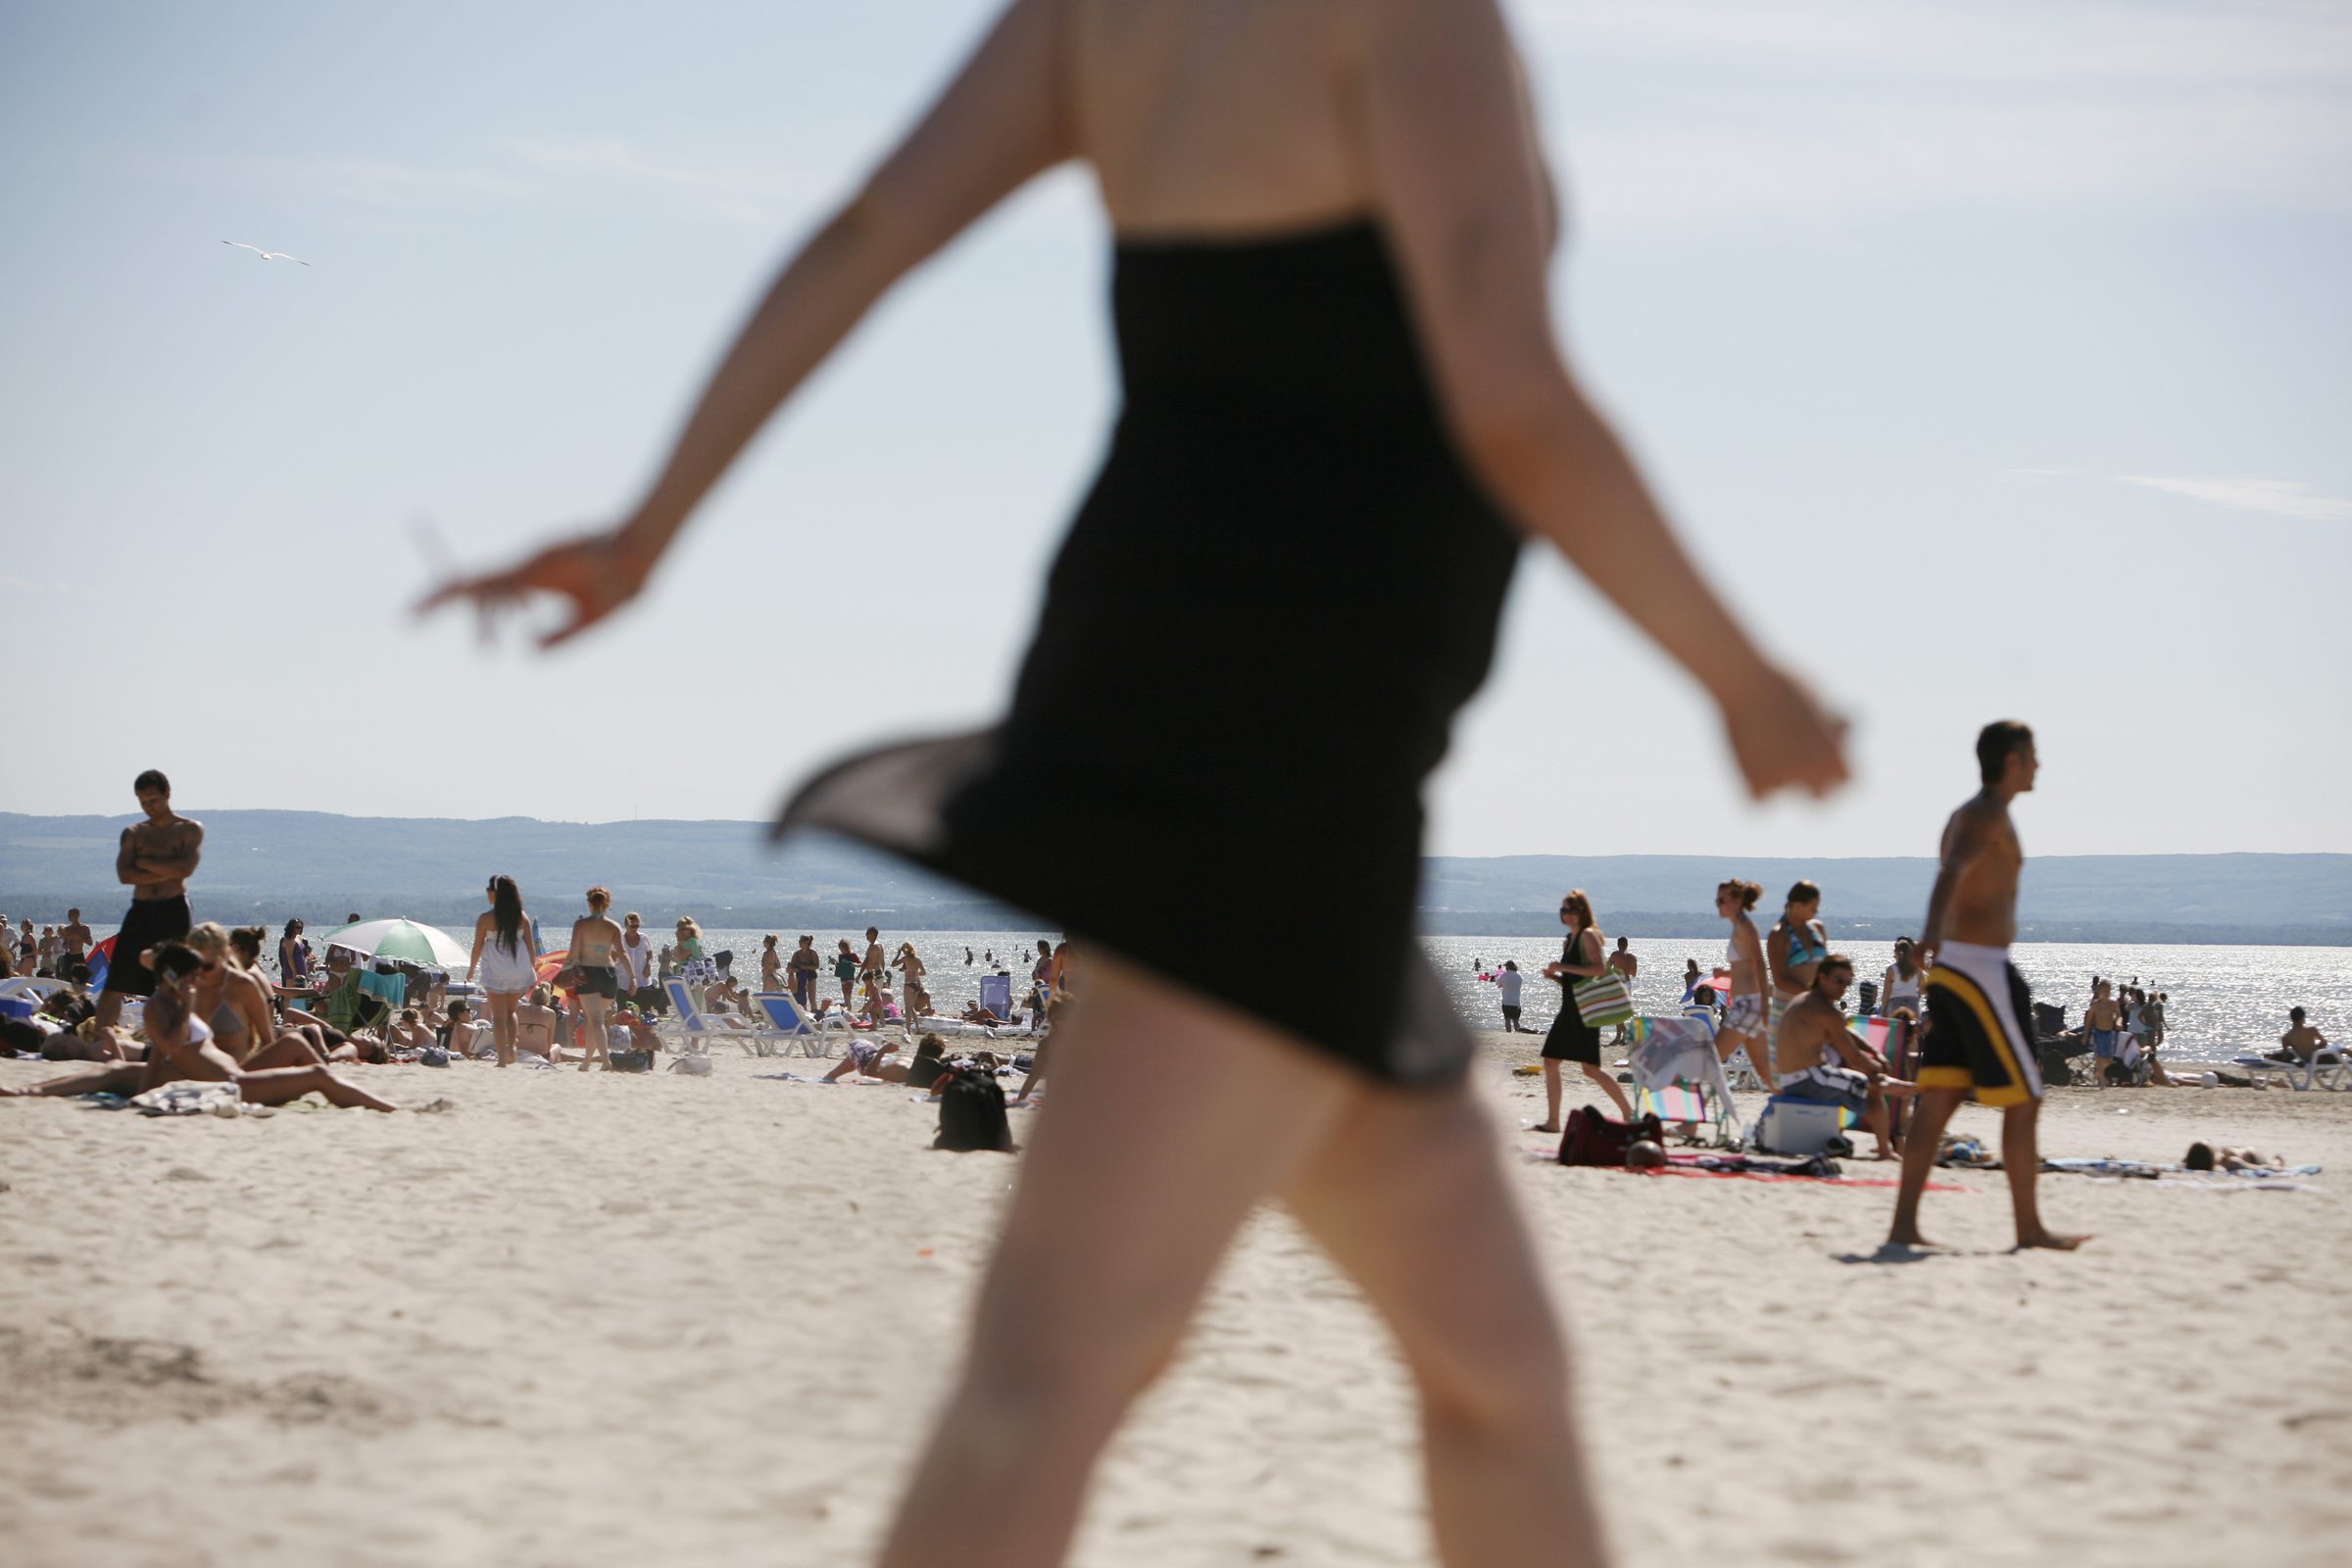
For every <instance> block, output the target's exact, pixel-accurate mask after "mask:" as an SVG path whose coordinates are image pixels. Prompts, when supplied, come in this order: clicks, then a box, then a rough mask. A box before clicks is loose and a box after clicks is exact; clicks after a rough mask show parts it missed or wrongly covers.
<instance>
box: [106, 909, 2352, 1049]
mask: <svg viewBox="0 0 2352 1568" xmlns="http://www.w3.org/2000/svg"><path fill="white" fill-rule="evenodd" d="M91 929H92V930H93V931H94V932H96V934H97V935H98V936H100V937H104V936H107V935H110V934H111V933H112V931H113V929H114V928H113V927H111V926H103V925H99V926H93V927H92V928H91ZM324 929H325V928H324V927H323V926H319V927H315V928H314V934H317V933H318V932H319V931H323V930H324ZM452 934H453V935H457V936H461V937H462V936H463V935H464V933H462V932H453V933H452ZM765 934H766V933H765V932H764V931H762V930H757V929H744V928H727V927H716V926H713V927H710V928H708V929H706V930H705V932H704V947H705V951H706V952H709V953H718V952H720V951H722V950H732V951H733V952H734V953H735V955H736V965H737V972H738V973H740V974H741V975H742V976H743V977H744V978H745V979H747V980H750V981H752V982H754V983H757V981H758V979H759V974H760V961H759V954H760V940H761V938H762V937H763V936H764V935H765ZM810 934H811V935H813V936H815V937H816V939H817V949H818V951H819V952H820V953H823V954H825V955H827V964H828V967H827V969H826V979H827V982H828V983H830V977H831V968H830V961H831V960H830V955H831V953H832V951H833V944H834V943H835V942H836V941H838V940H840V939H841V938H842V937H844V936H849V937H852V938H853V940H854V941H855V942H856V943H857V945H858V948H859V950H860V951H862V948H863V942H864V937H863V933H862V932H858V933H852V932H846V931H818V932H812V933H810ZM274 935H275V933H274V931H273V932H272V936H274ZM778 935H779V936H780V937H781V938H782V939H783V941H782V944H781V945H782V946H783V947H784V948H786V949H790V948H791V947H792V946H793V945H794V944H795V942H796V940H797V938H798V936H799V933H798V932H791V931H786V932H779V933H778ZM1049 935H1057V933H1051V932H1047V931H1043V930H1028V931H908V932H892V931H885V932H883V934H882V940H883V944H884V946H885V947H886V948H887V949H888V950H890V951H891V952H894V953H895V952H896V951H897V950H898V945H899V944H900V943H901V942H902V941H905V942H912V943H913V944H914V951H915V952H916V953H917V954H918V955H920V956H921V957H922V960H923V962H924V963H925V964H926V965H927V966H928V967H929V971H930V972H929V975H928V977H927V979H926V984H928V985H929V987H930V990H931V995H932V999H933V1000H934V1002H936V1003H937V1004H938V1005H939V1007H940V1009H941V1010H942V1011H944V1012H949V1013H954V1012H956V1011H959V1010H960V1009H961V1008H962V1006H963V1005H964V1004H965V1003H967V1002H976V1001H978V1000H979V997H980V976H981V975H982V974H983V973H985V972H986V965H985V964H984V963H983V962H982V961H981V959H982V956H984V955H986V954H988V953H991V952H993V953H995V954H996V956H998V957H999V958H1000V959H1002V960H1004V961H1005V964H1006V965H1007V967H1009V968H1010V969H1011V970H1012V973H1013V975H1014V977H1015V982H1016V984H1015V988H1014V991H1013V998H1014V1001H1015V1002H1018V1001H1019V1000H1020V998H1021V997H1023V996H1025V995H1026V994H1027V992H1028V984H1027V976H1028V973H1029V965H1030V963H1031V962H1032V961H1033V960H1034V959H1035V956H1036V953H1037V939H1038V938H1039V937H1041V936H1049ZM549 936H550V938H551V939H553V940H558V941H560V940H562V938H561V934H560V932H559V931H556V930H551V931H550V932H549ZM1201 940H1202V941H1203V942H1207V943H1210V944H1212V945H1213V944H1214V943H1215V942H1216V941H1217V938H1216V935H1215V933H1214V932H1213V931H1206V932H1203V933H1202V936H1201ZM1842 946H1843V949H1844V951H1845V952H1847V953H1848V954H1850V955H1851V956H1852V957H1853V959H1854V962H1855V965H1856V967H1857V969H1858V970H1859V971H1860V977H1861V978H1863V979H1869V980H1875V979H1877V978H1878V977H1879V975H1880V973H1881V971H1883V970H1884V969H1885V968H1886V966H1887V964H1888V963H1890V962H1892V961H1893V954H1894V946H1893V944H1892V943H1891V942H1848V943H1844V944H1842ZM1422 947H1423V948H1424V949H1425V950H1426V951H1427V952H1428V954H1429V956H1430V959H1431V961H1432V962H1433V963H1435V964H1436V965H1437V969H1438V973H1439V974H1440V975H1442V976H1443V977H1444V978H1445V981H1446V989H1447V991H1448V992H1449V993H1450V994H1451V995H1452V997H1453V1002H1454V1005H1455V1006H1456V1007H1457V1008H1458V1009H1459V1010H1460V1012H1461V1015H1462V1017H1463V1018H1464V1019H1465V1020H1466V1021H1467V1022H1469V1023H1470V1024H1471V1025H1472V1026H1473V1027H1475V1028H1479V1029H1493V1028H1495V1027H1497V1026H1499V1024H1500V1023H1501V1019H1502V1014H1501V1011H1500V1007H1501V1004H1500V1002H1499V1001H1498V1000H1497V997H1496V994H1495V987H1494V985H1493V984H1492V983H1491V982H1487V981H1482V980H1480V979H1479V978H1478V976H1479V972H1480V970H1481V969H1482V968H1483V969H1488V970H1492V969H1495V968H1499V967H1500V966H1501V964H1502V962H1503V960H1504V959H1506V958H1508V959H1515V960H1517V962H1518V964H1519V967H1520V968H1521V969H1522V970H1523V971H1526V972H1528V973H1529V975H1530V976H1531V979H1530V983H1529V984H1528V986H1527V989H1526V993H1525V1001H1526V1011H1525V1014H1524V1021H1525V1022H1526V1023H1528V1024H1530V1025H1531V1026H1533V1027H1535V1028H1538V1029H1541V1028H1543V1027H1544V1026H1545V1025H1547V1024H1548V1023H1549V1022H1550V1021H1551V1016H1552V1014H1553V1012H1554V1011H1556V1010H1557V1008H1558V1005H1559V990H1558V988H1557V987H1555V986H1553V985H1551V984H1549V983H1548V982H1546V981H1544V980H1543V979H1542V978H1541V977H1540V971H1541V970H1542V969H1543V967H1544V964H1546V963H1549V962H1550V961H1552V960H1553V959H1555V958H1557V957H1558V956H1560V944H1559V940H1558V939H1557V938H1543V937H1454V936H1446V937H1427V938H1424V939H1423V941H1422ZM1632 948H1633V952H1634V955H1635V956H1637V957H1639V958H1640V959H1641V960H1642V972H1641V974H1640V975H1639V976H1638V977H1637V978H1636V980H1635V982H1634V997H1635V1002H1636V1004H1637V1005H1639V1006H1640V1007H1641V1009H1642V1011H1644V1012H1657V1013H1668V1012H1673V1011H1675V1010H1677V1008H1678V1006H1679V1005H1680V1003H1681V1000H1682V994H1683V983H1682V976H1683V960H1684V959H1686V958H1696V959H1697V960H1698V963H1699V967H1700V969H1701V970H1702V971H1703V970H1711V969H1713V968H1714V967H1715V965H1716V964H1717V963H1719V962H1721V961H1722V958H1723V943H1722V941H1721V940H1713V941H1695V940H1686V939H1676V938H1667V937H1638V938H1636V939H1634V942H1633V944H1632ZM967 949H968V950H969V951H970V952H971V954H972V957H973V962H972V963H971V964H970V965H969V966H968V967H967V966H966V965H965V963H964V961H963V956H964V953H965V951H966V950H967ZM2012 956H2013V957H2014V958H2015V960H2016V962H2017V966H2018V968H2019V969H2020V970H2021V971H2022V972H2023V973H2024V974H2025V977H2026V980H2027V982H2028V983H2029V984H2030V985H2032V986H2033V988H2034V1000H2035V1001H2037V1002H2048V1003H2053V1004H2056V1005H2059V1006H2062V1007H2064V1008H2065V1009H2066V1017H2067V1022H2068V1023H2069V1024H2074V1023H2079V1022H2081V1021H2082V1008H2083V1005H2084V1004H2086V1003H2087V1002H2088V1001H2089V1000H2090V977H2091V976H2092V975H2094V974H2098V975H2108V976H2112V977H2115V978H2116V979H2119V980H2121V981H2123V982H2124V983H2126V984H2131V983H2134V982H2136V983H2137V984H2138V985H2140V986H2142V987H2143V988H2145V989H2146V990H2148V991H2150V992H2157V991H2161V992H2164V993H2165V994H2166V997H2167V998H2168V1000H2167V1002H2166V1004H2165V1026H2166V1032H2167V1041H2166V1046H2165V1059H2166V1060H2167V1061H2176V1060H2177V1061H2206V1062H2227V1061H2228V1060H2229V1058H2230V1057H2232V1056H2235V1055H2238V1054H2241V1053H2244V1052H2247V1051H2249V1050H2252V1049H2254V1048H2257V1047H2260V1048H2263V1049H2269V1048H2271V1047H2273V1046H2275V1045H2277V1044H2278V1036H2279V1035H2280V1033H2282V1032H2283V1031H2284V1030H2285V1028H2286V1009H2287V1008H2288V1007H2290V1006H2301V1007H2304V1008H2306V1009H2308V1010H2309V1012H2310V1014H2311V1021H2312V1022H2313V1023H2314V1024H2316V1025H2318V1026H2319V1028H2320V1030H2321V1031H2322V1032H2323V1033H2324V1034H2326V1035H2327V1036H2328V1038H2330V1039H2334V1040H2340V1039H2344V1038H2346V1037H2352V948H2238V947H2186V946H2182V947H2172V946H2161V945H2149V946H2136V945H2132V944H2127V943H2076V942H2037V943H2024V944H2021V945H2019V946H2018V948H2017V949H2016V950H2015V951H2014V953H2013V955H2012ZM1244 959H1245V956H1244V955H1240V954H1236V955H1235V961H1236V962H1241V961H1244ZM1249 961H1262V959H1261V958H1260V957H1259V956H1249ZM1294 961H1296V962H1298V963H1299V964H1301V965H1303V966H1304V967H1305V968H1306V970H1307V971H1308V972H1307V974H1306V976H1305V980H1306V983H1307V984H1309V985H1313V984H1318V983H1320V984H1334V983H1337V971H1336V970H1334V969H1332V968H1331V966H1330V965H1328V964H1327V963H1325V962H1323V961H1322V960H1321V959H1320V958H1319V957H1318V956H1316V954H1315V953H1314V951H1313V945H1312V940H1311V937H1310V938H1307V939H1304V940H1302V942H1301V944H1300V952H1299V956H1298V957H1297V958H1296V959H1295V960H1294ZM1318 971H1320V972H1318Z"/></svg>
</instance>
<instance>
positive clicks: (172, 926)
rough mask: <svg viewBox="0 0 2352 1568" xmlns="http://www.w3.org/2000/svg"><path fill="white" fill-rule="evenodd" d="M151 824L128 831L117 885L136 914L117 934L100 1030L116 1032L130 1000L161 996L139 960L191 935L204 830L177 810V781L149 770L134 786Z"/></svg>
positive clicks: (102, 998) (127, 918)
mask: <svg viewBox="0 0 2352 1568" xmlns="http://www.w3.org/2000/svg"><path fill="white" fill-rule="evenodd" d="M130 787H131V790H132V791H133V793H135V794H136V795H137V796H138V798H139V809H140V810H142V811H145V812H146V813H147V820H146V821H144V822H134V823H132V824H131V825H130V826H129V827H126V828H124V829H123V844H122V847H121V848H120V849H118V850H117V851H116V852H115V880H116V881H118V882H121V883H123V885H125V886H126V887H128V888H129V889H130V890H131V894H130V910H129V912H128V913H126V914H124V915H123V929H122V930H120V931H118V932H116V933H115V956H114V960H113V962H111V963H109V964H108V965H107V970H106V989H105V990H104V991H102V992H101V993H99V996H98V1027H99V1028H101V1029H112V1028H113V1027H114V1026H115V1022H116V1020H117V1019H119V1018H121V1017H122V1016H123V998H124V997H151V996H154V995H155V976H154V975H153V974H152V973H150V972H149V970H148V968H147V965H145V964H144V963H141V962H140V961H139V955H141V954H142V953H145V952H146V951H147V950H148V949H150V948H156V947H161V946H162V945H163V944H165V943H167V942H177V941H178V940H179V939H180V938H182V937H184V936H186V935H187V934H188V928H189V926H190V924H191V921H190V920H189V917H188V878H189V877H191V876H194V875H195V874H196V862H197V860H198V859H199V858H201V857H202V855H203V853H204V824H203V823H201V822H194V821H190V820H189V819H188V818H187V817H184V816H180V815H178V814H177V813H175V812H174V811H173V810H172V781H171V780H170V779H168V778H166V777H164V775H163V774H162V773H160V772H158V771H157V770H156V769H154V768H152V767H151V768H149V769H148V770H147V771H146V772H144V773H141V774H140V775H139V776H138V777H137V778H135V779H133V780H132V781H131V785H130Z"/></svg>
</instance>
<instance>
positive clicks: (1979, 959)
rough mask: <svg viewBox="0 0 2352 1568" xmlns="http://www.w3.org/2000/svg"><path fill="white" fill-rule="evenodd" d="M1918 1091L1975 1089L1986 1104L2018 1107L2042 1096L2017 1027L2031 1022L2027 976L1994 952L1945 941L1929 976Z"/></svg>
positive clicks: (2027, 1040)
mask: <svg viewBox="0 0 2352 1568" xmlns="http://www.w3.org/2000/svg"><path fill="white" fill-rule="evenodd" d="M1927 999H1928V1032H1927V1035H1926V1037H1925V1038H1924V1039H1923V1040H1921V1042H1920V1051H1919V1060H1920V1068H1919V1086H1920V1087H1921V1088H1922V1089H1973V1090H1975V1091H1976V1096H1977V1103H1979V1104H1984V1105H2022V1104H2025V1103H2027V1102H2029V1101H2034V1100H2039V1099H2040V1098H2041V1094H2042V1086H2041V1070H2040V1064H2039V1063H2038V1062H2037V1061H2036V1060H2035V1057H2034V1044H2033V1041H2032V1039H2031V1037H2029V1036H2028V1035H2027V1033H2026V1031H2025V1029H2024V1027H2023V1021H2024V1020H2025V1019H2028V1018H2031V1017H2033V1016H2034V995H2033V993H2032V992H2031V991H2029V990H2028V989H2027V988H2026V977H2025V976H2024V975H2021V974H2019V973H2018V972H2017V967H2016V965H2014V964H2012V963H2010V962H2009V961H2008V956H2007V955H2006V954H2005V953H2003V952H2002V951H2001V950H1999V949H1996V948H1978V947H1966V948H1964V947H1963V946H1962V945H1961V944H1960V943H1957V942H1949V943H1946V944H1944V946H1943V948H1942V949H1941V950H1939V951H1938V952H1937V953H1936V967H1935V968H1933V969H1931V970H1929V971H1928V978H1927Z"/></svg>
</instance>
